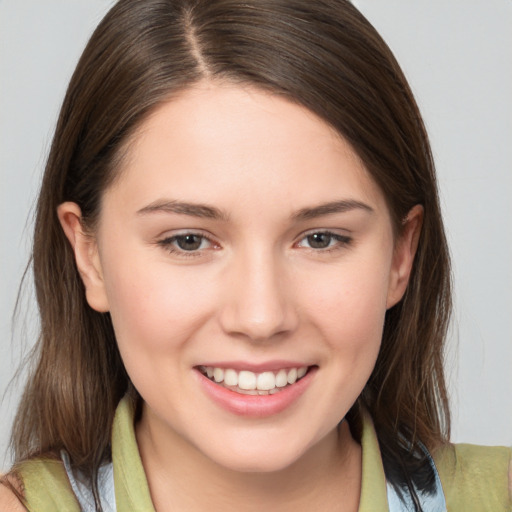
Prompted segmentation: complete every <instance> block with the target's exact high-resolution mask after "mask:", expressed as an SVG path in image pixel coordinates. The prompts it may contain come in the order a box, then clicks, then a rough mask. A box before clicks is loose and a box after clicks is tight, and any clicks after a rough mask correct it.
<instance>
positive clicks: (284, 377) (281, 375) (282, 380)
mask: <svg viewBox="0 0 512 512" xmlns="http://www.w3.org/2000/svg"><path fill="white" fill-rule="evenodd" d="M286 384H288V372H287V371H286V370H279V371H278V372H277V375H276V386H277V387H278V388H284V387H285V386H286Z"/></svg>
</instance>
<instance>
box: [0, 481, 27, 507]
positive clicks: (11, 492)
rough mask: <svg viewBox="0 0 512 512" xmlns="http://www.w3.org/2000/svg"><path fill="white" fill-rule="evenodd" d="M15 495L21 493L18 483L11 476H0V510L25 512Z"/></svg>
mask: <svg viewBox="0 0 512 512" xmlns="http://www.w3.org/2000/svg"><path fill="white" fill-rule="evenodd" d="M16 493H18V494H20V495H21V493H22V486H21V484H20V482H19V481H18V480H17V479H16V478H15V477H14V476H12V475H0V510H2V511H6V512H26V511H27V509H26V508H25V507H24V506H23V505H22V503H21V501H20V499H19V497H18V496H17V495H16Z"/></svg>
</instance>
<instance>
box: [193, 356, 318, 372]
mask: <svg viewBox="0 0 512 512" xmlns="http://www.w3.org/2000/svg"><path fill="white" fill-rule="evenodd" d="M197 366H204V367H207V366H210V367H213V368H223V369H228V368H230V369H233V370H237V371H242V370H248V371H250V372H254V373H262V372H265V371H276V370H282V369H288V368H302V367H304V366H308V367H309V366H312V365H311V364H310V363H307V362H304V361H290V360H284V359H281V360H272V361H265V362H261V363H254V362H249V361H208V362H204V363H201V364H200V365H197Z"/></svg>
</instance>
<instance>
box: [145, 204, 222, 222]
mask: <svg viewBox="0 0 512 512" xmlns="http://www.w3.org/2000/svg"><path fill="white" fill-rule="evenodd" d="M151 213H177V214H179V215H189V216H191V217H201V218H205V219H213V220H227V219H228V215H227V214H226V213H225V212H223V211H222V210H219V209H218V208H215V207H214V206H210V205H207V204H201V203H186V202H181V201H174V200H167V199H164V200H157V201H154V202H152V203H150V204H148V205H147V206H144V207H143V208H141V209H140V210H138V211H137V215H147V214H151Z"/></svg>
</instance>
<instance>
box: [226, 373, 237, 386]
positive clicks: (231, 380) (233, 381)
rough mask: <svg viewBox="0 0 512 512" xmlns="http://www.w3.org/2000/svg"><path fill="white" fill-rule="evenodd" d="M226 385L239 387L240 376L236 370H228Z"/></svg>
mask: <svg viewBox="0 0 512 512" xmlns="http://www.w3.org/2000/svg"><path fill="white" fill-rule="evenodd" d="M224 384H226V386H237V385H238V375H237V373H236V372H235V370H226V371H225V372H224Z"/></svg>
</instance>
